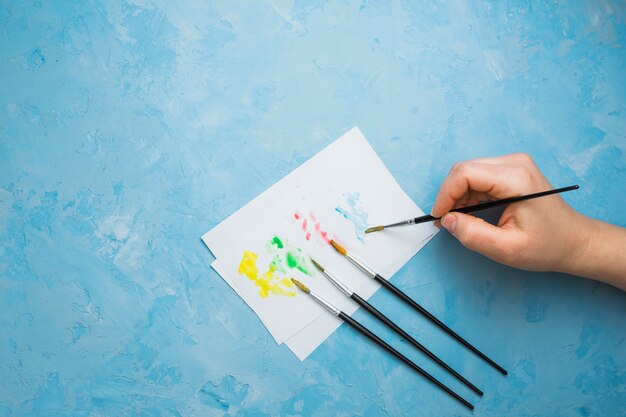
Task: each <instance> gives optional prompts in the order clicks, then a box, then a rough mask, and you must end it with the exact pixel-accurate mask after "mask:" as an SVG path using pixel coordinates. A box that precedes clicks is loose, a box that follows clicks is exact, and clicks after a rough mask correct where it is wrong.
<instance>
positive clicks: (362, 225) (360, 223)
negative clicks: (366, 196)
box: [335, 192, 368, 242]
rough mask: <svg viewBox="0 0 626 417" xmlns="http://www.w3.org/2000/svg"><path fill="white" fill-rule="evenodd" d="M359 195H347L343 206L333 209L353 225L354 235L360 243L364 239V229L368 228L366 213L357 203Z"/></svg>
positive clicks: (355, 193)
mask: <svg viewBox="0 0 626 417" xmlns="http://www.w3.org/2000/svg"><path fill="white" fill-rule="evenodd" d="M360 197H361V194H360V193H358V192H354V193H348V195H347V197H346V203H345V204H346V205H345V206H337V207H335V211H336V212H337V213H339V214H341V215H342V216H343V218H344V219H347V220H349V221H350V222H351V223H352V224H353V225H354V234H355V235H356V237H357V238H358V239H359V240H360V241H361V242H362V241H363V239H364V238H365V229H367V228H368V223H367V217H368V215H367V212H365V210H364V209H363V208H362V207H361V203H360V201H359V199H360Z"/></svg>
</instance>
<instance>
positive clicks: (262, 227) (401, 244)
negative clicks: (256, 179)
mask: <svg viewBox="0 0 626 417" xmlns="http://www.w3.org/2000/svg"><path fill="white" fill-rule="evenodd" d="M355 213H356V215H355V216H350V215H351V214H355ZM420 214H422V211H421V210H420V209H419V208H418V207H417V206H416V205H415V204H414V203H413V202H412V201H411V200H410V198H409V197H408V196H407V195H406V194H405V193H404V192H403V191H402V190H401V189H400V187H399V186H398V184H397V183H396V182H395V180H394V179H393V177H392V176H391V174H390V173H389V171H388V170H387V169H386V168H385V166H384V165H383V163H382V161H380V159H379V158H378V156H377V155H376V153H375V152H374V151H373V149H372V148H371V147H370V146H369V144H368V143H367V141H366V140H365V138H364V137H363V136H362V134H361V133H360V131H359V130H358V129H356V128H354V129H352V130H350V131H349V132H348V133H346V134H345V135H343V136H342V137H341V138H339V139H337V140H336V141H335V142H333V143H332V144H330V145H329V146H328V147H326V148H325V149H324V150H322V151H321V152H320V153H318V154H317V155H316V156H314V157H313V158H311V159H310V160H308V161H307V162H305V163H304V164H303V165H301V166H300V167H299V168H297V169H296V170H294V171H293V172H291V173H290V174H289V175H287V176H286V177H285V178H283V179H282V180H280V181H279V182H277V183H276V184H274V185H273V186H272V187H270V188H269V189H268V190H266V191H265V192H264V193H262V194H261V195H260V196H258V197H257V198H255V199H254V200H252V201H251V202H250V203H248V204H247V205H246V206H244V207H243V208H242V209H240V210H238V211H237V212H236V213H234V214H233V215H231V216H230V217H228V218H227V219H226V220H224V221H223V222H222V223H220V224H219V225H217V226H216V227H215V228H214V229H212V230H211V231H209V232H208V233H206V234H205V235H204V236H203V240H204V242H205V243H206V244H207V246H208V247H209V249H210V250H211V251H212V252H213V254H214V255H215V257H216V262H215V264H216V265H215V266H216V268H215V269H216V270H217V271H218V272H219V273H220V275H222V276H223V277H224V279H225V280H226V281H227V282H228V283H229V284H230V285H231V286H232V287H233V288H234V289H235V291H237V293H238V294H239V295H240V296H241V297H242V298H243V299H244V300H245V301H246V303H247V304H248V305H249V306H250V307H251V308H252V309H253V311H254V312H255V313H256V314H257V315H258V316H259V318H260V319H261V321H262V322H263V324H264V325H265V326H266V327H267V329H268V331H269V332H270V333H271V334H272V336H273V337H274V338H275V339H276V341H277V342H278V343H283V342H285V341H287V340H289V339H290V338H292V337H293V336H294V335H296V334H299V336H298V337H297V338H295V339H293V340H292V342H290V343H289V345H292V346H293V347H294V350H295V351H298V352H300V354H298V353H297V352H294V353H296V354H297V355H298V356H299V357H301V356H302V357H304V356H306V354H308V353H306V351H308V350H312V349H314V348H315V347H317V346H318V345H319V343H321V342H322V341H323V340H324V339H325V338H326V337H328V335H329V334H330V333H332V331H333V330H334V328H336V324H335V325H334V326H335V327H334V328H332V326H331V327H329V326H328V325H327V324H326V325H322V324H320V323H318V322H316V319H317V318H319V317H320V315H321V314H322V313H323V312H324V310H323V309H322V308H321V307H320V306H319V305H317V304H316V303H315V302H314V301H313V300H312V299H310V297H308V296H306V295H305V294H303V293H300V292H299V291H298V290H297V289H289V288H287V287H283V290H285V291H287V292H292V293H295V296H292V297H286V296H283V295H275V294H271V293H270V294H269V295H267V294H266V296H264V297H262V296H260V295H259V287H258V286H256V285H255V284H254V282H253V281H251V280H250V279H249V278H248V277H247V276H245V275H242V274H240V273H239V272H238V271H239V270H240V264H241V263H242V259H243V256H244V253H248V254H250V253H251V252H253V253H254V254H255V255H256V256H257V259H256V265H257V266H258V274H259V275H261V274H262V273H263V271H266V270H267V269H268V265H269V264H270V261H272V259H273V257H274V256H275V255H276V252H277V246H273V245H270V244H269V243H268V242H269V241H270V239H272V238H273V237H274V236H278V237H279V238H280V241H281V242H282V244H283V246H285V247H287V246H289V247H291V249H292V251H294V252H296V253H300V254H301V255H302V257H303V259H305V258H306V256H307V255H310V256H312V257H314V258H315V259H316V260H317V261H318V262H320V263H321V264H322V265H324V266H325V267H326V268H327V269H328V270H329V271H331V272H333V273H334V274H335V275H336V276H338V277H341V279H342V280H343V281H344V282H345V284H347V285H348V286H349V287H351V288H352V289H354V290H357V291H358V292H359V293H360V294H361V295H362V296H364V297H369V296H370V295H371V294H373V293H374V292H375V290H376V288H377V286H376V285H375V283H374V282H373V281H371V280H369V279H367V278H366V277H365V276H364V275H363V274H362V272H360V271H359V270H357V269H356V268H355V267H354V266H353V265H351V264H350V263H349V262H348V261H347V260H346V259H344V258H343V257H342V256H340V255H339V254H337V253H336V252H335V251H334V249H332V247H330V245H328V243H327V239H324V238H322V237H321V232H322V231H326V232H327V233H328V237H330V238H335V239H336V240H338V241H340V242H341V243H342V244H343V245H344V246H345V247H346V248H347V249H348V250H349V251H351V252H353V253H354V254H355V255H356V254H358V256H359V258H361V259H362V260H363V261H364V262H367V263H368V264H369V265H370V266H371V267H372V268H374V269H375V270H378V271H389V272H390V273H393V272H395V271H397V269H399V268H400V267H401V266H402V265H403V264H404V263H405V262H406V261H407V260H408V259H409V258H410V257H411V256H413V255H414V254H415V253H416V252H417V250H419V248H420V244H421V242H424V241H426V240H427V239H429V238H431V237H432V236H433V235H434V233H436V231H437V229H436V228H435V227H434V226H432V225H429V224H425V225H419V226H412V227H405V228H398V229H392V230H389V231H385V232H384V233H374V234H371V235H367V236H364V235H363V234H362V230H360V229H362V224H364V217H367V219H366V222H365V223H367V224H381V223H384V222H390V221H396V220H400V219H405V218H409V217H415V216H418V215H420ZM344 215H345V216H344ZM346 216H348V217H349V218H346ZM357 217H358V218H357ZM305 219H306V220H307V224H305V223H304V220H305ZM350 220H352V221H350ZM355 224H356V225H357V226H358V227H355ZM307 234H308V235H307ZM246 251H248V252H246ZM280 251H281V253H282V255H284V252H285V248H282V249H281V250H280ZM298 251H301V252H298ZM282 255H281V256H282ZM248 258H250V257H249V256H248ZM282 259H283V262H282V264H281V265H283V267H284V265H285V262H284V259H285V257H284V256H282ZM390 268H391V269H394V268H395V270H394V271H393V272H392V271H391V270H390ZM308 270H309V272H312V271H311V268H308ZM313 271H314V270H313ZM274 272H275V276H280V277H281V278H289V277H294V278H296V279H299V280H301V281H302V282H304V283H305V284H306V285H308V286H309V287H311V288H312V289H313V290H315V291H316V292H317V293H319V294H322V295H323V296H325V297H326V298H328V299H329V300H331V301H332V302H333V303H334V304H336V306H337V307H339V308H341V309H342V310H344V311H346V312H347V313H350V312H353V311H354V310H355V306H354V303H353V302H352V300H350V299H348V298H346V297H345V296H344V295H343V294H341V293H340V292H339V291H338V290H337V289H336V288H335V287H334V286H333V285H332V284H331V283H330V282H328V280H326V279H325V278H324V277H323V276H322V275H321V274H313V275H307V274H304V273H302V272H301V271H300V270H298V269H296V268H293V269H287V270H285V271H284V272H283V273H278V272H276V271H274ZM390 275H391V274H390ZM273 282H274V281H273ZM324 321H327V319H322V322H324ZM309 325H310V327H309V329H314V330H313V331H312V333H311V335H309V334H308V333H309V332H304V333H302V334H300V332H301V331H302V330H303V329H304V328H306V327H307V326H309ZM329 329H330V330H329ZM303 341H305V342H303ZM301 346H307V348H302V349H300V348H299V347H301ZM311 346H313V347H312V348H311ZM305 353H306V354H305ZM302 357H301V359H302Z"/></svg>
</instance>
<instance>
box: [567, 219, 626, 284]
mask: <svg viewBox="0 0 626 417" xmlns="http://www.w3.org/2000/svg"><path fill="white" fill-rule="evenodd" d="M585 223H586V226H585V228H584V230H581V231H580V237H581V238H582V245H581V251H580V253H578V254H573V255H574V259H573V260H572V262H571V264H570V265H569V266H568V267H566V268H565V269H564V270H563V271H562V272H567V273H570V274H573V275H578V276H581V277H585V278H591V279H595V280H598V281H602V282H605V283H607V284H609V285H613V286H614V287H617V288H620V289H621V290H624V291H626V229H625V228H623V227H619V226H614V225H611V224H608V223H605V222H602V221H599V220H595V219H591V218H588V217H587V218H586V221H585Z"/></svg>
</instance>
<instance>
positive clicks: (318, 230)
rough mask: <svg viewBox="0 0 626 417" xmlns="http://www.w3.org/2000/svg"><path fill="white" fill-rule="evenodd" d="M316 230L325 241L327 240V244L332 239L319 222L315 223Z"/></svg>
mask: <svg viewBox="0 0 626 417" xmlns="http://www.w3.org/2000/svg"><path fill="white" fill-rule="evenodd" d="M315 232H316V233H317V235H318V236H319V237H320V238H321V239H322V240H323V241H324V242H326V244H329V243H330V239H329V238H328V232H325V231H324V230H322V226H320V224H319V223H315Z"/></svg>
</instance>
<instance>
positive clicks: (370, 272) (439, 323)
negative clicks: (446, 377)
mask: <svg viewBox="0 0 626 417" xmlns="http://www.w3.org/2000/svg"><path fill="white" fill-rule="evenodd" d="M330 243H331V244H332V245H333V248H335V250H336V251H337V252H339V253H340V254H341V255H343V256H345V257H346V258H348V259H349V260H350V262H352V263H353V264H354V265H356V266H357V267H358V268H359V269H360V270H361V271H363V272H365V273H366V274H367V275H369V277H370V278H373V279H374V280H376V281H377V282H378V283H379V284H380V285H382V286H383V287H385V288H387V289H388V290H390V291H391V292H392V293H393V294H394V295H395V296H397V297H398V298H400V299H401V300H402V301H404V302H405V303H407V304H408V305H410V306H411V307H413V308H414V309H415V310H417V311H418V312H419V313H421V314H422V315H424V316H425V317H426V318H428V319H429V320H430V321H432V322H433V323H435V324H436V325H437V326H439V327H440V328H441V329H443V330H444V331H445V332H446V333H448V334H449V335H450V336H452V337H454V338H455V339H456V340H457V341H458V342H460V343H461V344H462V345H464V346H465V347H467V348H468V349H469V350H471V351H472V352H474V353H475V354H476V355H478V356H479V357H480V358H481V359H483V360H484V361H485V362H487V363H488V364H489V365H491V366H493V367H494V368H496V369H497V370H498V371H499V372H500V373H502V374H503V375H507V371H506V370H505V369H504V368H503V367H501V366H500V365H498V364H497V363H495V362H494V361H493V360H491V359H490V358H489V357H488V356H487V355H485V354H484V353H482V352H481V351H480V350H478V349H476V348H475V347H474V346H472V345H471V344H470V343H469V342H468V341H467V340H465V339H463V338H462V337H461V336H459V335H458V334H457V333H456V332H455V331H454V330H452V329H451V328H449V327H448V326H446V325H445V323H443V322H442V321H441V320H439V319H438V318H437V317H435V316H433V315H432V314H431V313H430V312H428V310H426V309H425V308H424V307H422V306H421V305H419V304H417V303H416V302H415V301H413V299H412V298H411V297H409V296H408V295H406V294H405V293H404V292H402V291H401V290H400V289H399V288H398V287H396V286H395V285H393V284H392V283H391V282H389V281H387V280H386V279H385V278H383V277H381V276H380V275H378V274H377V273H376V272H374V271H373V270H372V269H371V268H369V267H368V266H366V265H365V264H364V263H363V262H361V261H359V260H358V259H356V258H355V257H354V256H352V255H351V254H350V253H348V251H347V250H345V249H344V248H343V247H342V246H341V245H339V244H338V243H337V242H335V241H334V240H331V241H330Z"/></svg>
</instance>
